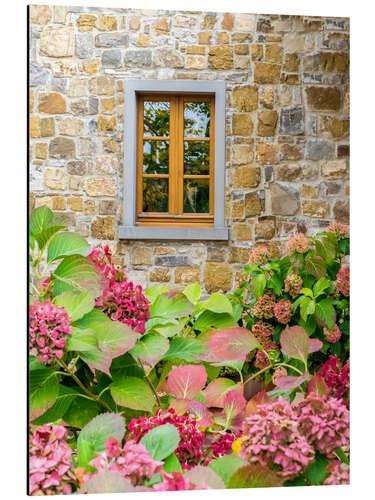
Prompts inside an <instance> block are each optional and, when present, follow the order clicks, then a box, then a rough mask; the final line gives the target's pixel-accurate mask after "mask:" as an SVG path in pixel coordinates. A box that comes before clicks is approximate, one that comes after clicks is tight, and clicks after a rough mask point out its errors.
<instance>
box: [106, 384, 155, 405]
mask: <svg viewBox="0 0 375 500" xmlns="http://www.w3.org/2000/svg"><path fill="white" fill-rule="evenodd" d="M109 387H110V390H111V394H112V397H113V399H114V401H115V402H116V403H117V404H118V405H121V406H125V408H131V409H132V410H144V411H148V412H151V411H152V408H153V406H154V404H155V402H156V401H155V396H154V394H153V392H152V390H151V389H150V387H149V385H148V384H147V382H145V381H144V380H142V379H140V378H138V377H126V376H123V377H121V378H119V379H116V380H115V381H113V382H112V384H111V385H110V386H109Z"/></svg>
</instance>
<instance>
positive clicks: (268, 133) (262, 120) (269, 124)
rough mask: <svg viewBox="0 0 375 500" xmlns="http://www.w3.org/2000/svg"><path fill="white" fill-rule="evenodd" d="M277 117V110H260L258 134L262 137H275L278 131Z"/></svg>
mask: <svg viewBox="0 0 375 500" xmlns="http://www.w3.org/2000/svg"><path fill="white" fill-rule="evenodd" d="M277 118H278V116H277V111H274V110H266V111H260V112H259V113H258V126H257V135H259V136H260V137H273V136H274V135H275V131H276V124H277Z"/></svg>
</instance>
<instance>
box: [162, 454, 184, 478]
mask: <svg viewBox="0 0 375 500" xmlns="http://www.w3.org/2000/svg"><path fill="white" fill-rule="evenodd" d="M163 469H164V470H165V472H166V473H167V474H170V473H171V472H173V471H174V470H176V471H179V472H182V467H181V464H180V462H179V461H178V458H177V457H176V455H175V454H174V453H171V454H170V455H168V456H167V458H166V459H165V460H164V466H163Z"/></svg>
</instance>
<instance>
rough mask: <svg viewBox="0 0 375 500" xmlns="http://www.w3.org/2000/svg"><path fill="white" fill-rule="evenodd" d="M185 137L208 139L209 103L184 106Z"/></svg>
mask: <svg viewBox="0 0 375 500" xmlns="http://www.w3.org/2000/svg"><path fill="white" fill-rule="evenodd" d="M184 127H185V132H184V135H185V137H210V103H209V102H186V103H185V104H184Z"/></svg>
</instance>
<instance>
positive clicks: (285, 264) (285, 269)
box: [279, 256, 291, 280]
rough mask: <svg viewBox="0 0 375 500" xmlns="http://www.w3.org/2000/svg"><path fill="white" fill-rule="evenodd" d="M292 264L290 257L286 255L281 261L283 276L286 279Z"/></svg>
mask: <svg viewBox="0 0 375 500" xmlns="http://www.w3.org/2000/svg"><path fill="white" fill-rule="evenodd" d="M290 266H291V261H290V257H289V256H286V257H284V258H283V259H281V260H280V261H279V267H280V273H281V278H282V279H283V280H285V278H286V276H287V274H288V272H289V269H290Z"/></svg>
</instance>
